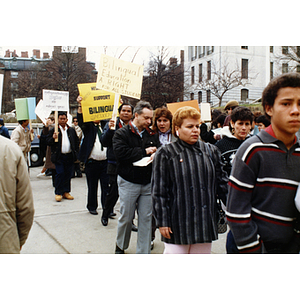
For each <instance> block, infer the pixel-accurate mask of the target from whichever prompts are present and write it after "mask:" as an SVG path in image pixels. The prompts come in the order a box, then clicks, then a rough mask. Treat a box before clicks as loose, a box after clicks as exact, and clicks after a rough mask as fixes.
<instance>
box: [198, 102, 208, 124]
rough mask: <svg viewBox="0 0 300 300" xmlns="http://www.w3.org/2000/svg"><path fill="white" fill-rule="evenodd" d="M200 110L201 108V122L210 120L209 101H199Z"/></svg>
mask: <svg viewBox="0 0 300 300" xmlns="http://www.w3.org/2000/svg"><path fill="white" fill-rule="evenodd" d="M200 110H201V120H202V121H203V122H207V121H211V109H210V103H201V104H200Z"/></svg>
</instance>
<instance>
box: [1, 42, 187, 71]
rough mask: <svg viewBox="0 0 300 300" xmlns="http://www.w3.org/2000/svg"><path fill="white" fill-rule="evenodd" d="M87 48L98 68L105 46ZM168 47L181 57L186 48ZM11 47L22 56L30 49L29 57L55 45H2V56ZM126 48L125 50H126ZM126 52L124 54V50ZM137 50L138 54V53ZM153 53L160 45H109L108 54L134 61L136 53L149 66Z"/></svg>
mask: <svg viewBox="0 0 300 300" xmlns="http://www.w3.org/2000/svg"><path fill="white" fill-rule="evenodd" d="M79 47H86V48H87V60H88V61H92V62H95V63H96V68H98V65H99V62H100V56H101V53H104V46H82V45H79ZM166 47H167V48H168V52H169V57H173V56H175V57H177V58H178V59H179V58H180V50H181V49H182V50H184V46H166ZM7 49H9V50H10V51H13V50H16V53H17V55H18V56H21V52H22V51H28V55H29V57H31V56H32V50H33V49H39V50H40V51H41V55H42V53H43V52H48V53H49V55H50V56H52V51H53V46H13V45H12V46H9V45H8V46H1V45H0V56H4V55H5V51H6V50H7ZM124 50H125V51H124ZM123 51H124V53H123V54H122V52H123ZM136 52H137V54H136ZM151 53H153V54H157V53H158V46H129V47H128V46H107V49H106V54H107V55H110V56H113V57H116V58H119V56H120V55H121V54H122V56H121V57H120V59H122V60H126V61H130V62H131V61H132V59H133V57H134V55H135V54H136V56H135V58H134V61H133V62H134V63H136V64H140V65H144V66H145V67H147V65H148V61H149V58H150V56H151Z"/></svg>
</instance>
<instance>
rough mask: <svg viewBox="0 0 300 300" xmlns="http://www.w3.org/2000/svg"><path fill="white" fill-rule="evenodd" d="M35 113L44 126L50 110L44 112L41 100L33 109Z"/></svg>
mask: <svg viewBox="0 0 300 300" xmlns="http://www.w3.org/2000/svg"><path fill="white" fill-rule="evenodd" d="M35 113H36V115H37V116H38V117H39V118H40V119H41V121H42V122H43V123H44V124H46V121H47V119H48V117H49V116H50V114H51V109H50V110H49V109H48V110H46V109H45V108H44V102H43V100H42V99H41V100H40V101H39V103H38V104H37V106H36V108H35Z"/></svg>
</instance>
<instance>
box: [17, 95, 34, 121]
mask: <svg viewBox="0 0 300 300" xmlns="http://www.w3.org/2000/svg"><path fill="white" fill-rule="evenodd" d="M35 105H36V104H35V97H30V98H18V99H15V107H16V115H17V120H18V121H20V120H33V119H35V118H36V114H35Z"/></svg>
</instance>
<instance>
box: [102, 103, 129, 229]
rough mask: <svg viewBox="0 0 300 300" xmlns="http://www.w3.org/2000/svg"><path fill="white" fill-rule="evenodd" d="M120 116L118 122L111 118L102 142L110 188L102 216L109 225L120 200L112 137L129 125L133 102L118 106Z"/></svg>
mask: <svg viewBox="0 0 300 300" xmlns="http://www.w3.org/2000/svg"><path fill="white" fill-rule="evenodd" d="M118 111H119V116H120V117H118V118H117V121H116V124H115V121H114V119H111V120H110V121H109V122H108V123H107V124H106V125H105V127H104V129H103V134H102V135H101V138H100V139H101V143H102V145H103V146H104V147H107V174H108V176H109V184H108V186H109V190H108V193H107V195H106V199H105V205H104V209H103V213H102V217H101V223H102V224H103V226H107V224H108V218H109V217H110V214H111V213H112V212H113V208H114V206H115V204H116V202H117V201H118V198H119V193H118V184H117V176H118V174H117V161H116V157H115V154H114V150H113V146H112V139H113V136H114V134H115V132H116V130H118V129H120V128H122V127H124V126H126V125H128V123H129V121H130V120H131V119H132V116H133V107H132V105H131V104H126V103H122V104H121V105H120V107H119V108H118Z"/></svg>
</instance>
